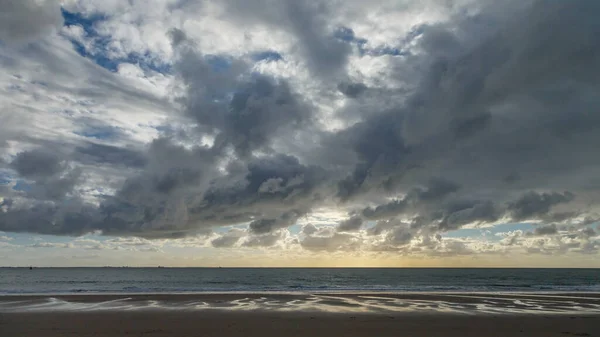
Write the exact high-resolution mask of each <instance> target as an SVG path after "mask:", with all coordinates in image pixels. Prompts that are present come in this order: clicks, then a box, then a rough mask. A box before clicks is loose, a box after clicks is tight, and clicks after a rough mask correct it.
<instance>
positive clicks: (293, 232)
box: [288, 225, 302, 235]
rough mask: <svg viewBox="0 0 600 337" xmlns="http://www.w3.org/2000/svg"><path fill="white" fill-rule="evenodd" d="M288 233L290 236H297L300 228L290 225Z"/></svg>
mask: <svg viewBox="0 0 600 337" xmlns="http://www.w3.org/2000/svg"><path fill="white" fill-rule="evenodd" d="M288 231H289V232H290V233H291V234H292V235H298V234H300V232H301V231H302V226H300V225H292V226H290V227H288Z"/></svg>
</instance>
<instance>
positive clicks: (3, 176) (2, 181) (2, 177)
mask: <svg viewBox="0 0 600 337" xmlns="http://www.w3.org/2000/svg"><path fill="white" fill-rule="evenodd" d="M11 182H12V176H11V175H10V174H8V173H6V172H0V185H8V184H10V183H11Z"/></svg>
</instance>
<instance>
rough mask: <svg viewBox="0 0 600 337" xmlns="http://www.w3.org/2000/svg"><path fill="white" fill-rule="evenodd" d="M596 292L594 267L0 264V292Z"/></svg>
mask: <svg viewBox="0 0 600 337" xmlns="http://www.w3.org/2000/svg"><path fill="white" fill-rule="evenodd" d="M360 291H369V292H398V293H403V292H600V269H377V268H314V269H313V268H300V269H292V268H290V269H287V268H270V269H263V268H34V269H33V270H29V269H28V268H0V294H2V295H12V294H71V293H74V294H78V293H84V294H93V293H101V294H107V293H112V294H125V293H126V294H136V293H203V292H249V293H251V292H300V293H302V292H305V293H318V292H323V293H326V292H360Z"/></svg>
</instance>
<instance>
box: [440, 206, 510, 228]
mask: <svg viewBox="0 0 600 337" xmlns="http://www.w3.org/2000/svg"><path fill="white" fill-rule="evenodd" d="M498 217H499V212H498V210H497V209H496V207H494V204H493V203H492V202H490V201H482V202H476V203H464V204H462V203H459V204H456V205H453V207H452V208H450V209H449V210H448V211H447V214H446V215H445V216H444V218H443V220H442V221H441V223H440V224H439V228H440V229H442V230H453V229H458V228H460V227H461V226H463V225H466V224H470V223H482V222H494V221H496V220H498Z"/></svg>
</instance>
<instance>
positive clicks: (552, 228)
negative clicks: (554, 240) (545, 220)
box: [533, 224, 558, 235]
mask: <svg viewBox="0 0 600 337" xmlns="http://www.w3.org/2000/svg"><path fill="white" fill-rule="evenodd" d="M533 233H534V234H535V235H553V234H556V233H558V228H557V227H556V225H555V224H552V225H548V226H539V227H536V228H535V230H534V231H533Z"/></svg>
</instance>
